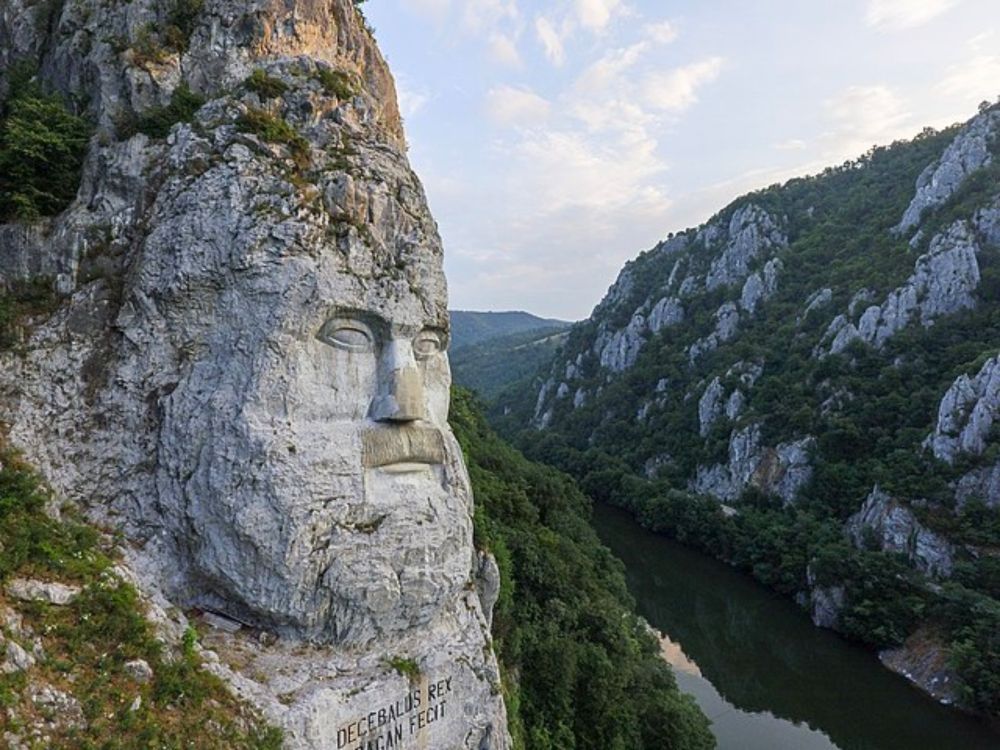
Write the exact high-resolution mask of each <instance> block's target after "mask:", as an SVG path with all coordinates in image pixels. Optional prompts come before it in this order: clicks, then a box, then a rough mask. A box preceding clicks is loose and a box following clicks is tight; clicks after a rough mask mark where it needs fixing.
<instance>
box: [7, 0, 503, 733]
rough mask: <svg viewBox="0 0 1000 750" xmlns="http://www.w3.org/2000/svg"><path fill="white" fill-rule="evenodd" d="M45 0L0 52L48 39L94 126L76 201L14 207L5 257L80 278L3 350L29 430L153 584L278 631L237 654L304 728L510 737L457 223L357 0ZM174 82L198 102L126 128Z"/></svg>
mask: <svg viewBox="0 0 1000 750" xmlns="http://www.w3.org/2000/svg"><path fill="white" fill-rule="evenodd" d="M48 7H49V5H48V4H35V3H30V2H26V1H22V0H14V2H13V4H12V5H11V6H10V7H9V8H6V9H5V10H4V11H3V14H2V16H0V40H4V44H3V45H2V51H0V55H2V56H3V59H2V60H0V62H2V63H3V64H2V65H0V70H7V69H8V63H9V62H10V61H11V59H13V58H16V57H27V58H29V59H34V60H37V61H38V63H39V66H38V67H39V71H40V78H41V80H42V82H43V85H44V86H46V87H47V88H49V89H52V90H55V91H58V92H61V93H63V94H65V95H73V96H74V97H77V98H78V99H80V100H86V101H89V102H90V110H89V114H90V116H91V117H92V118H93V120H94V121H95V122H96V123H97V124H98V132H97V134H96V135H95V137H94V139H93V141H92V144H91V150H90V154H89V156H88V159H87V162H86V165H85V168H84V175H83V181H82V185H81V188H80V193H79V195H78V197H77V200H76V201H75V202H74V204H73V205H72V206H71V207H70V209H68V210H67V211H66V212H65V213H63V214H62V215H60V216H59V217H56V218H55V219H53V220H50V221H48V222H46V223H44V224H42V225H41V226H40V227H38V228H37V229H32V230H25V229H23V228H17V227H4V228H0V239H9V240H10V242H9V243H6V244H5V246H4V248H3V256H2V257H3V260H4V261H5V262H8V261H9V263H8V264H6V265H4V266H3V267H2V269H0V282H2V284H0V285H6V284H9V283H11V282H12V281H14V280H16V279H23V278H25V277H28V276H33V275H35V274H39V273H41V274H43V275H45V276H54V277H55V281H56V286H57V288H58V289H59V290H60V291H61V292H62V293H63V294H64V295H65V298H64V299H63V300H62V304H61V306H60V307H59V309H58V310H57V311H56V312H55V314H53V315H52V316H51V317H49V318H48V319H45V320H36V321H35V325H33V326H30V327H28V329H27V337H26V339H25V341H24V343H23V347H21V349H22V350H23V351H22V352H18V353H15V352H10V351H7V352H2V353H0V421H3V422H5V423H6V424H8V425H9V426H10V437H11V440H12V442H14V443H15V444H16V445H17V446H18V447H19V448H20V449H21V450H23V451H24V453H25V454H26V455H27V457H29V458H30V460H31V461H32V462H33V463H34V464H35V465H37V466H38V467H39V468H40V469H41V471H42V473H43V474H44V475H45V477H46V478H47V479H48V481H49V482H50V483H51V484H52V486H53V487H54V488H55V489H56V490H57V491H58V492H59V493H60V494H61V495H62V496H64V497H68V498H71V499H73V500H76V501H79V502H80V504H81V505H82V506H83V507H84V508H85V509H86V510H87V512H88V513H89V514H90V515H91V517H92V518H95V519H98V520H100V521H102V522H104V523H108V524H113V525H116V526H118V527H120V528H122V529H123V530H124V531H125V533H126V535H127V536H128V538H129V540H130V541H131V542H132V543H133V544H134V545H135V548H136V550H137V551H136V552H135V553H134V559H133V560H132V563H133V565H134V567H135V568H136V569H137V570H138V571H140V573H141V576H140V580H139V583H140V585H141V586H142V587H143V588H145V589H148V590H155V589H157V588H161V587H162V589H163V592H164V593H165V594H166V595H167V596H168V597H169V598H170V599H171V600H172V601H173V603H174V604H176V605H179V606H182V607H198V608H200V609H203V610H207V611H211V612H215V613H218V614H220V615H224V616H226V617H228V618H229V619H231V620H234V621H238V622H242V623H245V624H248V625H250V626H252V628H253V629H255V630H256V631H264V632H266V633H271V634H273V635H276V636H278V637H279V639H280V640H279V641H278V643H279V645H278V646H276V647H274V648H273V649H272V648H270V647H266V646H265V647H262V648H260V649H259V651H260V654H259V659H257V660H255V666H254V668H253V669H252V670H251V671H242V670H238V669H236V670H227V669H223V668H222V667H219V670H220V674H223V675H224V676H225V677H226V678H227V679H229V680H230V682H231V683H232V684H234V685H235V686H237V688H238V689H239V691H240V693H241V694H242V695H245V696H248V697H250V698H251V699H252V700H253V701H254V702H255V703H256V704H257V705H258V706H259V707H261V708H262V709H263V710H264V711H265V712H266V713H267V715H268V716H269V717H270V718H271V720H272V721H274V722H276V723H278V724H281V725H283V726H284V727H285V729H286V730H287V736H288V746H289V747H293V748H327V747H336V746H338V744H339V745H340V746H345V742H346V741H344V737H345V736H346V737H348V739H349V742H356V741H357V740H358V736H359V735H365V738H366V741H371V742H374V741H375V740H376V739H377V738H378V737H388V736H390V735H392V737H393V739H394V741H397V743H398V746H400V747H410V746H413V747H416V746H418V745H419V746H433V747H442V748H445V747H447V748H470V750H471V748H477V749H480V750H481V749H483V748H505V747H507V746H508V739H507V731H506V724H505V718H504V711H503V703H502V699H501V697H500V695H499V692H498V689H497V686H498V684H499V674H498V670H497V665H496V661H495V659H494V658H493V656H492V653H491V651H490V638H489V630H488V624H487V620H486V617H485V612H484V603H483V602H481V601H480V598H479V596H478V595H477V593H476V590H477V589H476V585H477V575H478V572H479V571H480V570H482V569H483V568H482V566H481V564H480V562H479V560H478V557H477V555H476V552H475V550H474V548H473V542H472V515H471V514H472V495H471V490H470V488H469V483H468V477H467V475H466V471H465V468H464V466H463V463H462V458H461V452H460V450H459V449H458V446H457V444H456V443H455V441H454V438H453V437H452V435H451V433H450V431H449V429H448V427H447V423H446V415H447V409H448V399H449V393H448V385H449V382H450V376H449V371H448V363H447V358H446V357H445V355H444V353H443V351H444V348H445V346H446V344H447V327H448V318H447V307H446V286H445V280H444V275H443V272H442V268H441V256H442V251H441V244H440V239H439V237H438V233H437V228H436V226H435V223H434V221H433V219H432V217H431V216H430V213H429V211H428V209H427V205H426V200H425V197H424V193H423V189H422V187H421V185H420V183H419V181H418V180H417V178H416V176H415V175H414V174H413V173H412V171H411V170H410V168H409V165H408V163H407V160H406V156H405V152H404V140H403V134H402V130H401V127H400V121H399V115H398V109H397V105H396V99H395V92H394V87H393V83H392V78H391V76H390V73H389V70H388V68H387V66H386V65H385V63H384V61H383V60H382V58H381V56H380V55H379V52H378V50H377V49H376V47H375V44H374V42H373V40H372V38H371V36H370V34H369V32H368V31H367V30H366V29H365V28H364V25H363V23H362V21H361V19H360V17H359V15H358V13H357V11H356V9H355V7H354V4H353V3H352V2H349V1H348V0H333V1H328V0H323V1H322V2H321V1H320V0H293V1H292V2H280V3H279V2H274V0H255V1H254V2H249V3H246V2H233V1H232V0H206V2H205V4H204V8H203V10H201V11H199V12H198V13H197V14H195V16H194V17H193V18H192V19H190V22H189V23H187V22H186V23H185V26H186V27H187V28H186V31H187V32H189V33H188V35H187V37H186V38H185V39H184V40H183V43H181V42H180V41H178V39H177V38H176V34H174V33H173V32H170V33H167V30H169V28H170V24H171V23H172V21H171V19H170V18H168V17H167V11H166V10H165V7H166V6H165V4H163V3H160V2H153V1H152V0H136V2H132V3H130V4H125V5H122V4H113V3H112V4H108V3H103V2H98V1H97V0H82V1H81V2H75V3H67V4H65V5H62V4H58V5H57V6H56V14H55V16H54V17H53V19H52V23H51V24H49V25H47V24H45V23H41V22H40V20H39V14H40V13H42V12H43V9H44V8H48ZM181 31H183V30H182V29H177V32H178V33H179V32H181ZM252 73H253V74H254V76H255V78H254V79H249V76H250V75H251V74H252ZM254 80H256V81H257V83H256V84H255V83H254ZM260 81H264V83H265V84H266V86H264V87H262V86H261V85H260ZM0 84H3V85H5V82H4V81H3V80H2V74H0ZM3 85H0V89H2V88H3ZM182 85H184V86H188V87H190V89H191V91H193V92H195V93H196V94H197V95H198V96H200V97H202V99H203V100H204V104H203V105H201V106H200V108H198V109H197V111H196V112H195V113H194V114H193V115H192V117H191V119H192V121H191V122H183V121H179V122H175V123H174V124H173V125H172V127H171V128H170V131H169V136H168V137H167V138H165V139H157V138H155V137H151V136H150V135H144V134H141V133H140V134H135V135H133V134H132V133H133V131H134V129H135V127H136V126H137V127H139V128H140V129H142V128H143V127H144V125H143V123H144V118H146V117H148V116H150V113H151V112H152V113H156V114H157V115H158V116H160V117H166V116H167V115H168V113H169V110H167V109H166V108H167V106H168V105H169V103H170V102H171V101H172V99H173V97H174V96H175V95H176V93H177V92H178V91H179V90H180V87H181V86H182ZM276 92H277V93H276ZM158 108H159V109H158ZM182 119H183V118H182ZM486 605H487V607H486V608H488V605H489V603H486ZM242 632H243V631H241V633H242ZM249 632H250V631H249V630H248V634H247V635H245V636H244V635H242V634H237V636H235V637H236V638H237V639H240V638H244V637H245V638H248V639H249V638H251V635H250V634H249ZM305 643H311V644H314V648H312V649H311V650H309V651H306V650H305V649H303V648H301V646H302V645H303V644H305ZM244 645H245V644H244ZM387 664H403V665H406V666H407V669H405V670H404V669H402V668H400V669H393V668H391V667H388V666H386V665H387ZM404 672H405V674H404ZM272 678H273V680H272ZM390 706H403V707H405V711H402V709H401V711H402V713H404V714H405V715H404V716H401V717H399V718H397V719H396V720H394V721H388V720H387V721H386V722H381V720H380V721H379V723H377V724H373V723H372V722H371V721H370V720H368V719H367V717H369V716H372V715H375V716H377V715H378V712H379V711H382V710H383V709H385V710H387V709H388V707H390ZM372 712H375V713H374V714H373V713H372ZM366 720H367V721H368V723H367V724H366ZM343 733H346V735H345V734H343ZM397 734H398V736H397ZM352 735H353V736H352Z"/></svg>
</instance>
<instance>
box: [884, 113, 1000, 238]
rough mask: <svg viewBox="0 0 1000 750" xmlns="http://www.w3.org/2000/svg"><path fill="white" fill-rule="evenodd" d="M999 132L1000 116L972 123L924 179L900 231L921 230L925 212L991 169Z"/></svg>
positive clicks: (923, 174)
mask: <svg viewBox="0 0 1000 750" xmlns="http://www.w3.org/2000/svg"><path fill="white" fill-rule="evenodd" d="M998 131H1000V112H997V111H995V110H994V111H989V112H985V113H983V114H981V115H980V116H979V117H977V118H975V119H974V120H972V122H970V123H969V124H968V125H967V126H966V127H965V128H964V129H963V130H962V132H961V133H959V135H958V137H956V138H955V140H954V141H953V142H952V144H951V145H950V146H949V147H948V148H947V149H946V150H945V152H944V154H942V155H941V158H940V159H939V160H938V161H937V162H935V163H934V164H931V165H929V166H928V167H927V169H925V170H924V171H923V173H922V174H921V175H920V179H918V180H917V194H916V195H915V196H914V197H913V201H912V202H911V203H910V205H909V207H907V209H906V213H905V214H903V218H902V220H901V221H900V222H899V225H898V226H897V227H896V231H897V232H900V233H903V232H907V231H909V230H910V229H912V228H913V227H915V226H917V225H918V224H919V223H920V219H921V217H922V216H923V214H924V212H925V211H927V210H928V209H929V208H934V207H936V206H940V205H941V204H942V203H944V202H945V201H947V200H948V199H949V198H950V197H951V196H952V195H954V193H955V191H956V190H958V188H959V187H961V185H962V183H963V182H965V179H966V178H967V177H968V176H969V175H970V174H972V173H973V172H975V171H977V170H979V169H982V168H983V167H985V166H987V165H989V164H990V163H991V162H992V160H993V155H992V153H991V151H990V147H991V145H992V142H993V141H994V139H995V138H996V137H997V132H998Z"/></svg>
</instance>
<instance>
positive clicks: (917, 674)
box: [878, 627, 961, 706]
mask: <svg viewBox="0 0 1000 750" xmlns="http://www.w3.org/2000/svg"><path fill="white" fill-rule="evenodd" d="M878 658H879V661H880V662H882V664H884V665H885V666H886V667H887V668H889V669H891V670H892V671H893V672H895V673H896V674H898V675H902V676H903V677H905V678H906V679H908V680H909V681H910V682H912V683H913V684H914V685H916V686H917V687H918V688H920V689H921V690H923V691H924V692H925V693H927V694H928V695H930V696H931V697H932V698H934V700H936V701H938V702H940V703H944V704H945V705H949V706H950V705H954V704H957V703H960V697H961V692H960V686H961V680H960V678H959V676H958V675H957V674H956V672H955V670H954V668H953V667H952V666H951V664H950V658H949V651H948V648H947V646H946V645H945V643H943V642H942V639H941V637H940V635H939V634H937V633H935V632H934V631H933V630H932V629H930V628H927V627H923V628H920V629H918V630H917V631H916V632H915V633H914V634H913V635H911V636H910V637H909V638H907V639H906V641H905V642H904V643H903V645H902V646H899V647H898V648H887V649H884V650H882V651H880V652H879V655H878Z"/></svg>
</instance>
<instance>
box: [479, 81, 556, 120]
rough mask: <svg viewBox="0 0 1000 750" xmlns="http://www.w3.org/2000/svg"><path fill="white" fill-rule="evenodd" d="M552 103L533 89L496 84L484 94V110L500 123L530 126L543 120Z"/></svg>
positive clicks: (547, 114)
mask: <svg viewBox="0 0 1000 750" xmlns="http://www.w3.org/2000/svg"><path fill="white" fill-rule="evenodd" d="M551 109H552V105H551V104H549V102H548V101H547V100H545V99H543V98H542V97H540V96H539V95H538V94H536V93H535V92H534V91H531V90H529V89H520V88H514V87H513V86H497V87H496V88H492V89H490V91H489V93H488V94H487V95H486V110H487V112H488V113H489V116H490V119H492V120H493V121H494V122H497V123H499V124H501V125H516V126H519V127H530V126H533V125H537V124H539V123H540V122H542V121H544V120H545V119H546V118H547V117H548V116H549V112H550V110H551Z"/></svg>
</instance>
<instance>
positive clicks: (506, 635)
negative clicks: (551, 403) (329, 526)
mask: <svg viewBox="0 0 1000 750" xmlns="http://www.w3.org/2000/svg"><path fill="white" fill-rule="evenodd" d="M451 423H452V427H453V428H454V430H455V434H456V435H457V437H458V439H459V442H460V443H461V444H462V447H463V450H464V452H465V458H466V461H467V463H468V467H469V473H470V475H471V478H472V485H473V487H474V490H475V498H476V516H475V521H476V541H477V545H478V546H479V547H480V548H485V549H487V550H489V551H490V552H491V553H492V554H493V555H494V556H495V557H496V560H497V563H498V564H499V566H500V571H501V578H502V587H501V591H500V598H499V601H498V603H497V606H496V611H495V615H494V623H493V632H494V639H495V641H494V645H495V647H496V650H497V653H498V656H499V658H500V661H501V666H502V670H503V674H504V689H505V697H506V700H507V709H508V713H509V719H510V727H511V732H512V734H513V737H514V743H515V745H514V746H515V747H516V748H519V749H524V750H548V749H549V748H551V749H552V750H556V749H558V750H587V749H593V750H598V749H600V750H640V749H641V748H649V750H653V749H654V748H655V749H656V750H664V749H667V748H675V749H678V750H679V749H680V748H710V747H713V746H714V740H713V738H712V735H711V734H710V732H709V731H708V721H707V720H706V719H705V717H704V716H703V715H702V714H701V712H700V710H699V709H698V708H697V706H696V705H695V703H694V701H693V699H692V698H690V696H686V695H683V694H681V693H680V692H679V691H678V690H677V686H676V684H675V682H674V678H673V675H672V674H671V671H670V668H669V667H668V666H667V665H666V663H665V662H664V661H663V660H662V659H661V658H660V656H659V652H658V646H657V643H656V640H655V639H654V637H653V636H652V635H651V634H650V633H649V631H648V629H647V626H646V625H645V624H644V623H643V622H641V621H640V620H639V618H638V617H637V616H636V615H635V614H634V612H633V607H632V601H631V597H630V595H629V593H628V590H627V588H626V586H625V579H624V575H623V571H622V566H621V563H620V562H619V561H618V560H616V559H615V558H614V557H613V556H612V555H611V553H610V552H609V551H608V549H607V548H606V547H604V546H603V545H601V543H600V541H599V540H598V538H597V535H596V534H595V533H594V531H593V529H591V527H590V526H589V524H588V522H587V520H588V518H589V515H590V502H589V501H588V500H587V498H586V497H584V495H583V494H582V493H581V492H580V491H579V490H578V489H577V488H576V486H575V485H574V483H573V481H572V480H571V479H569V477H567V476H565V475H564V474H561V473H560V472H558V471H556V470H554V469H552V468H549V467H546V466H542V465H540V464H537V463H532V462H531V461H528V460H527V459H525V458H524V456H522V455H521V454H520V453H519V452H518V451H516V450H515V449H514V448H512V447H511V446H509V445H508V444H506V443H504V442H503V441H502V440H501V439H500V438H499V437H497V435H496V434H495V433H494V432H493V431H492V430H491V429H490V428H489V427H488V426H487V424H486V422H485V419H484V417H483V415H482V413H481V410H480V407H479V406H478V405H477V403H476V402H475V400H474V398H473V396H472V395H471V394H469V393H468V392H466V391H464V390H461V389H456V390H455V391H454V393H453V399H452V415H451Z"/></svg>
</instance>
